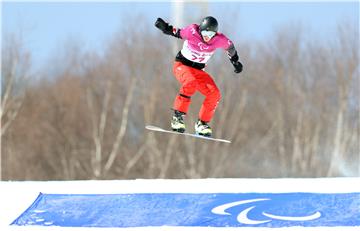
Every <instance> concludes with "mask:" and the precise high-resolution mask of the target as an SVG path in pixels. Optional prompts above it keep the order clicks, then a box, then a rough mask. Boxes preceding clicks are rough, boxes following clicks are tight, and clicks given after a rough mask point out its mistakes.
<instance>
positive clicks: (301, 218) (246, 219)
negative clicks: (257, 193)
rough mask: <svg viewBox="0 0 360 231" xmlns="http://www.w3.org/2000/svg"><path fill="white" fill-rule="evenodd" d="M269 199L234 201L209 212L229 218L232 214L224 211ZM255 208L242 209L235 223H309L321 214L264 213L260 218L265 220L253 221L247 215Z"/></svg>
mask: <svg viewBox="0 0 360 231" xmlns="http://www.w3.org/2000/svg"><path fill="white" fill-rule="evenodd" d="M268 200H271V199H268V198H259V199H251V200H241V201H235V202H231V203H226V204H223V205H220V206H217V207H215V208H213V209H212V210H211V212H212V213H213V214H217V215H224V216H231V215H233V214H231V213H230V212H226V210H230V209H231V208H234V207H236V206H239V205H243V204H251V203H255V202H261V201H268ZM255 208H256V205H254V206H250V207H248V208H246V209H243V210H242V211H241V212H240V213H239V214H238V215H237V221H238V222H239V223H241V224H246V225H258V224H263V223H268V222H271V221H273V220H282V221H311V220H315V219H318V218H320V217H321V213H320V212H315V213H314V214H311V215H305V216H279V215H274V214H270V213H266V212H262V213H261V214H262V216H264V218H265V219H262V220H260V219H258V220H255V219H254V218H250V217H249V213H250V212H251V211H252V210H254V209H255Z"/></svg>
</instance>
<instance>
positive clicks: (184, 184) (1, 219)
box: [0, 178, 360, 231]
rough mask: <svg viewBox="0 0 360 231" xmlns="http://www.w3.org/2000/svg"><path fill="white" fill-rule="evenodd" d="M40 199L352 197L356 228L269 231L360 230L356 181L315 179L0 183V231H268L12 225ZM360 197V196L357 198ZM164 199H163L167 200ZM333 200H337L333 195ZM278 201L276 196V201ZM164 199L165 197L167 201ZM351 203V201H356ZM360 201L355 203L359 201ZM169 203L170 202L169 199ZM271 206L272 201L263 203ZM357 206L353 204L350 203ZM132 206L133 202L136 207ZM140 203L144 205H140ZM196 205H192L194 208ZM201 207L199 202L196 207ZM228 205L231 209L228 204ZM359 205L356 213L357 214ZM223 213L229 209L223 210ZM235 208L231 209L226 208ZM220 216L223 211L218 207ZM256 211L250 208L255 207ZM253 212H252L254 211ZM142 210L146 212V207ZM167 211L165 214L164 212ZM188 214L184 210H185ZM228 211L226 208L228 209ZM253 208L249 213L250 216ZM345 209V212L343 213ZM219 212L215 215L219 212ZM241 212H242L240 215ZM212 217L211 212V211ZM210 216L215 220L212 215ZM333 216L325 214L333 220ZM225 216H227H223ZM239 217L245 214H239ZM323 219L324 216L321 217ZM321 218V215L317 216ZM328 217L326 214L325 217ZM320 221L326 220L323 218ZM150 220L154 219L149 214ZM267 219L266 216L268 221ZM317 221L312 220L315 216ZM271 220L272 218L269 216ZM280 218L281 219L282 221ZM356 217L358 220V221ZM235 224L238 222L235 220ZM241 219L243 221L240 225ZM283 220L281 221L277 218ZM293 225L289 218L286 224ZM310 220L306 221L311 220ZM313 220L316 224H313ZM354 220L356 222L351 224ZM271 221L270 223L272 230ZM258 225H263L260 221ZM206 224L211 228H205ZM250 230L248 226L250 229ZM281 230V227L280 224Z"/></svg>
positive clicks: (359, 186) (359, 188) (358, 184)
mask: <svg viewBox="0 0 360 231" xmlns="http://www.w3.org/2000/svg"><path fill="white" fill-rule="evenodd" d="M39 193H43V194H66V195H68V194H70V195H73V194H100V195H101V194H114V195H115V194H117V195H118V194H129V195H132V194H134V195H135V200H136V194H152V193H154V194H157V195H159V194H161V196H163V194H184V195H186V194H207V195H209V194H213V195H214V197H217V196H219V195H220V194H221V195H220V196H224V195H226V194H231V195H233V194H237V193H238V194H241V195H246V194H247V193H252V194H254V193H255V194H259V195H261V196H263V195H268V196H269V195H271V196H272V195H275V196H276V194H280V197H281V195H282V194H283V193H295V194H294V195H295V196H296V195H300V194H299V193H314V194H329V195H330V194H331V195H332V194H348V193H355V194H353V197H352V199H351V200H353V201H352V202H351V205H352V206H353V207H354V205H355V208H352V210H351V211H352V212H351V213H354V214H346V215H348V216H352V217H355V219H359V220H358V221H357V220H355V221H354V224H355V226H351V225H350V226H349V225H345V226H340V227H339V226H338V225H336V224H335V225H331V226H326V225H325V226H324V227H321V225H316V227H311V226H310V227H294V226H289V225H285V226H287V227H282V226H281V225H280V226H279V227H277V228H274V227H273V228H271V230H295V231H296V230H339V231H340V230H360V226H359V225H358V224H359V223H360V197H359V196H360V194H359V193H360V178H317V179H310V178H309V179H198V180H116V181H49V182H4V181H3V182H0V230H31V231H32V230H65V231H67V230H80V231H85V230H92V231H98V230H106V231H112V230H133V231H135V230H136V231H139V230H147V231H148V230H170V231H174V230H175V231H177V230H179V231H189V230H192V231H193V230H199V231H201V230H226V231H229V230H254V231H258V230H269V228H268V227H257V226H256V225H255V226H254V225H243V226H242V227H219V226H217V227H206V226H205V227H201V226H198V227H195V226H194V227H192V226H186V227H179V226H176V225H175V226H156V227H154V226H153V227H127V228H126V227H124V228H121V227H107V228H101V227H91V228H83V227H56V226H34V225H30V226H29V225H26V226H18V225H10V224H11V223H12V222H13V221H14V220H15V219H16V218H18V217H19V216H20V215H21V214H22V213H23V212H24V211H25V210H26V209H28V208H29V206H30V205H31V204H32V203H33V202H34V201H35V199H36V198H37V197H38V196H39ZM358 195H359V196H358ZM165 196H167V195H165ZM335 196H336V195H335ZM278 197H279V195H278ZM165 198H168V197H165ZM354 198H355V199H354ZM357 199H359V200H357ZM170 200H171V199H170ZM267 200H270V199H267ZM354 200H355V201H354ZM135 202H136V201H135ZM135 202H133V203H135ZM141 203H144V201H142V202H141ZM192 203H196V202H192ZM199 203H200V202H199ZM236 203H237V205H239V204H241V203H243V204H245V203H250V202H249V200H248V201H245V200H243V201H240V202H239V201H237V202H233V204H234V205H236ZM230 204H231V203H230ZM335 205H336V206H339V208H335V207H333V208H332V209H333V210H334V211H336V210H338V211H339V213H340V212H341V211H340V210H341V209H344V208H340V207H341V203H334V206H335ZM357 205H359V208H357ZM224 206H225V207H226V206H227V205H224ZM229 206H233V205H229ZM170 207H171V204H170ZM219 207H220V210H221V206H219ZM253 207H254V206H253ZM253 207H252V208H253ZM144 209H146V206H145V207H144ZM168 209H169V208H168ZM184 209H186V208H184ZM228 209H230V207H229V208H228ZM250 209H251V207H249V206H248V207H247V209H246V210H248V211H247V212H249V211H250ZM345 209H346V208H345ZM218 210H219V209H218ZM244 210H245V209H244ZM214 211H215V210H214ZM214 211H212V212H213V213H214V214H216V212H214ZM334 211H332V213H329V214H336V213H334ZM221 213H224V214H223V215H224V216H225V217H226V218H228V217H229V219H230V217H231V216H230V213H229V212H228V210H226V211H225V208H224V210H223V211H222V212H221V211H220V212H218V214H220V215H221ZM226 213H228V214H226ZM240 213H241V214H242V215H244V214H245V212H244V211H242V212H240ZM240 213H239V215H238V217H237V219H238V221H240V222H242V221H243V222H244V223H245V224H246V222H254V221H253V220H250V219H248V218H247V217H245V218H241V215H240ZM322 213H324V212H322ZM318 214H320V213H318ZM325 215H326V214H325ZM325 215H324V216H325ZM152 216H156V214H153V215H152ZM269 216H270V215H269ZM272 216H273V217H275V219H278V218H279V217H278V218H277V217H276V216H275V215H272ZM314 216H316V214H314ZM270 217H271V216H270ZM283 217H284V216H283ZM356 217H357V218H356ZM234 219H235V221H236V217H235V218H234ZM241 219H242V220H241ZM279 219H281V217H280V218H279ZM286 219H293V218H286ZM309 219H310V218H309ZM312 219H315V218H312ZM353 219H354V218H353ZM270 220H271V219H269V221H265V222H264V223H266V222H268V224H270V223H271V222H270ZM260 222H261V221H260ZM209 224H210V223H209ZM248 224H250V223H248ZM280 224H281V223H280ZM269 226H270V225H269Z"/></svg>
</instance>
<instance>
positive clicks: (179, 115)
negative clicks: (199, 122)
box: [171, 110, 185, 133]
mask: <svg viewBox="0 0 360 231" xmlns="http://www.w3.org/2000/svg"><path fill="white" fill-rule="evenodd" d="M184 117H185V113H184V112H180V111H177V110H175V114H174V115H173V117H172V119H171V129H172V130H173V131H175V132H180V133H184V132H185V123H184Z"/></svg>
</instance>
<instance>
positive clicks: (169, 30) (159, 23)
mask: <svg viewBox="0 0 360 231" xmlns="http://www.w3.org/2000/svg"><path fill="white" fill-rule="evenodd" d="M155 26H156V27H157V28H159V30H161V31H162V32H163V33H164V34H167V35H172V36H174V37H176V38H181V36H180V29H176V28H175V27H173V26H172V25H170V24H169V23H167V22H165V21H164V20H163V19H162V18H158V19H157V20H156V22H155Z"/></svg>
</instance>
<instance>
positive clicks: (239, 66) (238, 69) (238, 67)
mask: <svg viewBox="0 0 360 231" xmlns="http://www.w3.org/2000/svg"><path fill="white" fill-rule="evenodd" d="M232 65H233V66H234V68H235V70H234V72H235V73H240V72H242V70H243V65H242V63H240V62H239V61H236V62H232Z"/></svg>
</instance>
